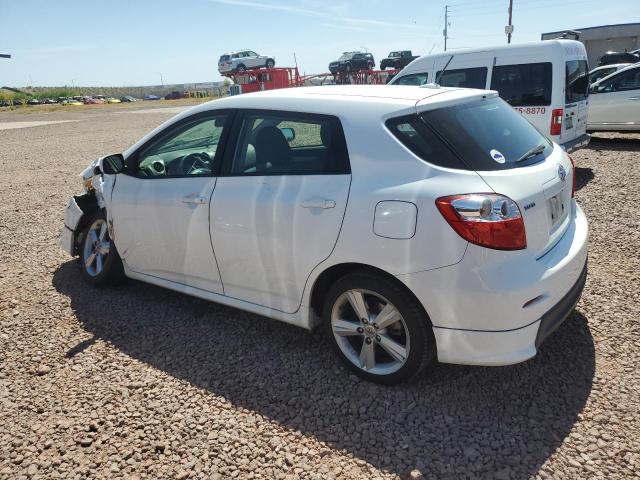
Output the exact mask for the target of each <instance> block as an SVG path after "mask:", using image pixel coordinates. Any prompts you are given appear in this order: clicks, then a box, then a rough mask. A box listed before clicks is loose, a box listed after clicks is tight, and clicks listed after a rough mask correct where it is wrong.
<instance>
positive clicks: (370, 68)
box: [367, 62, 375, 70]
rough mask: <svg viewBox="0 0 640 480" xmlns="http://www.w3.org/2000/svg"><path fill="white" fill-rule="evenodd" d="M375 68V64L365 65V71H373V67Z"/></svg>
mask: <svg viewBox="0 0 640 480" xmlns="http://www.w3.org/2000/svg"><path fill="white" fill-rule="evenodd" d="M374 66H375V63H371V62H369V63H367V70H373V67H374Z"/></svg>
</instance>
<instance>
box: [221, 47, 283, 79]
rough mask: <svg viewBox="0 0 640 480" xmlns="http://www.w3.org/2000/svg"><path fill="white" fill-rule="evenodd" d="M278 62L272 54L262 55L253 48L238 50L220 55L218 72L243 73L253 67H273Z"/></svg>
mask: <svg viewBox="0 0 640 480" xmlns="http://www.w3.org/2000/svg"><path fill="white" fill-rule="evenodd" d="M275 64H276V60H275V57H274V56H272V55H260V54H258V53H256V52H254V51H253V50H238V51H236V52H228V53H225V54H224V55H221V56H220V59H219V60H218V72H220V73H223V74H224V73H241V72H244V71H246V70H249V69H251V68H262V67H265V68H273V67H274V66H275Z"/></svg>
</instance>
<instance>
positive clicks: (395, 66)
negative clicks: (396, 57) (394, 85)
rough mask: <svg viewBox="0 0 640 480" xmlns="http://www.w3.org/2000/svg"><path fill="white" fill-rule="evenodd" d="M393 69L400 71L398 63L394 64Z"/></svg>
mask: <svg viewBox="0 0 640 480" xmlns="http://www.w3.org/2000/svg"><path fill="white" fill-rule="evenodd" d="M393 68H395V69H396V70H400V62H396V63H394V64H393Z"/></svg>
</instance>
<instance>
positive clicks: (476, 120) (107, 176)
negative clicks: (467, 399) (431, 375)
mask: <svg viewBox="0 0 640 480" xmlns="http://www.w3.org/2000/svg"><path fill="white" fill-rule="evenodd" d="M83 178H84V181H85V188H86V192H85V194H83V195H78V196H76V197H74V198H72V199H71V200H70V201H69V204H68V207H67V211H66V214H65V225H64V228H63V231H62V235H61V238H60V242H61V245H62V247H63V248H64V249H65V250H66V251H67V252H69V253H70V254H71V255H77V256H79V257H80V272H79V274H80V275H82V276H83V277H84V278H85V279H86V280H87V281H88V282H89V283H91V284H93V285H104V284H107V283H109V282H114V281H117V280H120V279H121V278H122V277H124V276H126V277H130V278H133V279H137V280H141V281H144V282H149V283H152V284H155V285H159V286H163V287H166V288H170V289H173V290H176V291H179V292H183V293H186V294H189V295H194V296H197V297H200V298H204V299H207V300H211V301H214V302H218V303H222V304H225V305H230V306H233V307H237V308H240V309H244V310H247V311H250V312H254V313H257V314H260V315H265V316H267V317H271V318H274V319H278V320H281V321H284V322H287V323H291V324H294V325H298V326H300V327H304V328H307V329H312V328H315V327H319V326H322V327H323V328H324V329H325V330H326V335H327V336H328V338H329V339H330V342H331V343H332V344H333V346H334V347H335V350H336V352H337V353H338V355H339V356H340V357H341V358H342V360H343V361H344V362H345V364H346V365H347V366H348V367H349V368H350V369H352V370H353V371H354V372H356V373H357V374H358V375H361V376H362V377H364V378H367V379H369V380H372V381H377V382H382V383H394V382H399V381H401V380H405V379H407V378H410V377H412V376H414V375H416V374H417V373H419V372H420V371H421V370H423V369H424V368H425V367H426V366H428V365H429V364H430V363H432V362H434V361H436V360H438V361H440V362H447V363H462V364H470V365H506V364H512V363H517V362H522V361H524V360H527V359H529V358H531V357H533V356H534V355H536V352H537V351H538V349H539V348H540V345H541V344H542V343H543V342H544V340H545V338H546V337H547V336H548V335H549V334H550V333H551V332H553V330H554V329H556V328H557V327H558V326H559V325H560V323H561V322H562V321H563V320H564V319H565V318H566V317H567V316H568V315H569V314H570V313H571V312H572V310H573V308H574V306H575V304H576V302H577V301H578V298H579V297H580V293H581V291H582V288H583V286H584V282H585V278H586V269H587V220H586V218H585V215H584V213H583V212H582V210H581V209H580V207H579V206H578V204H577V203H576V202H575V200H574V198H573V196H574V191H575V169H574V167H573V165H572V161H571V159H570V158H569V156H568V155H567V154H566V152H564V151H563V150H562V149H561V148H560V147H558V145H556V144H554V143H553V142H551V141H550V140H548V139H547V138H546V137H545V136H544V135H541V134H540V133H539V132H538V131H537V130H536V129H535V128H534V127H532V126H531V124H530V123H529V122H527V121H526V120H525V119H524V118H523V117H522V116H521V115H519V114H518V113H516V112H515V111H514V110H513V109H512V108H511V107H510V106H509V105H508V104H507V103H505V102H504V101H503V100H502V99H500V98H499V97H498V95H497V94H496V93H495V92H487V91H486V90H475V89H460V88H445V87H437V86H430V87H403V86H387V85H375V86H353V87H339V86H325V87H309V88H292V89H281V90H272V91H268V92H260V93H255V94H250V95H240V96H235V97H229V98H225V99H222V100H216V101H213V102H209V103H205V104H202V105H199V106H197V107H194V108H192V109H190V110H188V111H186V112H183V113H181V114H179V115H178V116H176V117H174V118H172V119H171V120H169V121H167V122H165V123H164V124H163V125H161V126H160V127H158V128H157V129H155V130H154V131H152V132H151V133H149V134H148V135H146V136H145V137H143V138H142V139H141V140H140V141H138V142H137V143H136V144H134V145H133V146H132V147H131V148H129V149H127V150H126V151H125V152H124V153H123V154H116V155H110V156H107V157H103V158H100V159H98V160H96V161H94V162H92V163H91V164H90V165H89V167H88V168H87V169H86V170H85V171H84V173H83ZM103 294H104V295H108V294H109V292H108V290H105V291H104V292H103ZM211 321H212V322H215V321H216V319H215V318H211ZM212 328H215V327H212ZM247 334H248V335H251V332H248V333H247ZM224 341H226V342H233V341H234V339H233V338H227V339H224ZM211 348H215V345H212V346H211Z"/></svg>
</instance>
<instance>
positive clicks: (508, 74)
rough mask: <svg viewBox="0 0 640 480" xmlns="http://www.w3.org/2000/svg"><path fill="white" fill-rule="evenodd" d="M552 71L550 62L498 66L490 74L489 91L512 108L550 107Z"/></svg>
mask: <svg viewBox="0 0 640 480" xmlns="http://www.w3.org/2000/svg"><path fill="white" fill-rule="evenodd" d="M552 70H553V67H552V65H551V63H550V62H545V63H522V64H518V65H499V66H495V67H493V71H492V73H491V90H497V91H498V93H499V94H500V97H501V98H502V99H504V100H505V101H506V102H507V103H508V104H509V105H511V106H512V107H521V106H526V107H542V106H549V105H551V91H552V90H551V88H552V86H551V85H552Z"/></svg>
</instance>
